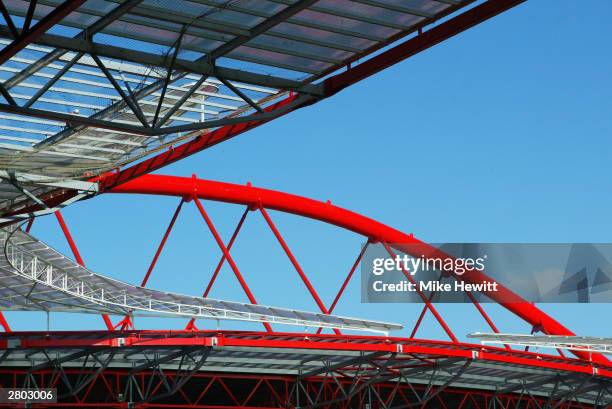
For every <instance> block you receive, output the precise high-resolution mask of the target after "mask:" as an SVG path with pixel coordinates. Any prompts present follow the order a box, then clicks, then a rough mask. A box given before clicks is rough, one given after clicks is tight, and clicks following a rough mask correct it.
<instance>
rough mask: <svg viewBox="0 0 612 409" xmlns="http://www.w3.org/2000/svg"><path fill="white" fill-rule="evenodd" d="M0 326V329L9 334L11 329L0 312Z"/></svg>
mask: <svg viewBox="0 0 612 409" xmlns="http://www.w3.org/2000/svg"><path fill="white" fill-rule="evenodd" d="M0 325H2V328H4V332H11V327H10V326H9V323H8V321H7V320H6V318H5V317H4V314H2V311H0Z"/></svg>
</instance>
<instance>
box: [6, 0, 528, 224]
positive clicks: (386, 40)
mask: <svg viewBox="0 0 612 409" xmlns="http://www.w3.org/2000/svg"><path fill="white" fill-rule="evenodd" d="M473 2H474V1H473V0H409V1H397V0H352V1H349V0H257V1H254V0H189V1H188V0H173V1H165V0H164V1H161V0H123V1H120V0H87V1H85V0H76V1H61V0H38V1H22V0H7V1H3V2H2V9H1V10H0V11H2V16H3V19H2V23H3V24H0V46H2V47H3V48H2V50H0V81H1V84H0V94H1V98H0V179H1V180H2V182H0V210H1V212H2V213H3V214H4V215H7V214H9V213H10V212H11V210H14V209H15V208H16V207H18V206H17V204H20V203H22V202H26V203H29V204H33V205H39V207H40V208H41V209H39V210H43V208H44V206H42V205H41V204H40V203H37V202H36V200H35V199H33V198H32V196H35V197H37V198H41V197H43V198H44V197H46V196H45V195H46V194H47V193H48V192H49V191H52V190H54V189H55V190H57V189H73V190H75V189H74V187H66V186H65V183H66V182H68V181H84V180H90V179H91V178H94V177H96V176H98V175H101V174H106V173H107V172H109V171H112V170H115V169H120V168H122V167H125V166H126V165H128V164H130V163H133V162H135V161H141V160H143V159H144V158H146V157H148V156H151V155H152V154H155V153H160V152H167V151H168V149H170V150H171V149H172V148H173V147H176V146H178V145H181V144H185V143H187V142H190V141H194V140H201V139H205V138H207V137H209V135H211V136H210V137H211V138H216V139H214V140H213V141H211V142H210V143H211V144H212V143H217V142H218V141H221V140H223V137H219V136H218V135H216V134H215V135H214V136H213V135H212V134H213V133H214V132H215V131H219V130H223V132H224V134H229V133H232V132H236V128H240V129H241V130H242V129H243V128H244V129H245V130H246V129H248V128H249V127H250V126H251V125H252V124H254V123H256V124H260V123H263V122H266V121H269V120H272V119H274V118H276V117H278V116H281V115H284V114H285V113H287V112H289V111H291V110H294V109H296V108H299V107H301V106H305V105H308V104H311V103H313V102H316V101H318V100H319V99H321V98H325V97H327V96H330V95H331V94H333V93H334V92H335V91H337V90H332V88H333V87H329V86H328V84H326V83H325V81H326V80H327V79H330V76H337V75H338V74H341V73H347V72H349V71H351V68H352V67H353V65H355V66H362V65H363V62H364V61H367V60H368V59H369V58H371V57H372V56H376V55H377V54H378V53H379V52H381V51H384V50H385V49H386V48H385V47H387V48H388V46H389V45H390V44H395V43H396V42H397V41H398V40H400V39H409V40H410V39H412V40H415V41H416V40H418V41H421V38H420V37H426V36H425V34H427V33H428V31H431V28H432V27H433V28H436V27H438V26H440V25H441V24H444V22H447V21H448V19H452V18H455V17H458V16H461V15H462V14H467V13H470V12H473V11H475V10H474V9H476V8H478V7H481V8H482V10H480V9H478V10H476V11H477V12H474V13H472V14H473V16H471V17H470V18H469V19H467V18H464V20H465V21H458V22H457V23H458V24H456V27H455V28H453V29H452V30H450V32H447V33H446V34H445V35H443V36H440V38H438V37H436V36H434V35H430V36H429V37H430V38H424V39H423V41H427V42H428V45H427V47H428V46H431V45H433V44H435V43H437V42H439V41H442V40H443V39H444V37H445V36H446V37H448V36H451V35H454V34H456V33H458V32H461V31H463V30H465V29H467V28H469V27H471V26H472V25H474V24H477V23H478V22H479V21H483V20H484V19H487V18H490V17H491V16H493V15H495V14H498V13H500V12H502V11H504V10H505V9H507V8H509V7H512V6H513V5H515V4H518V3H520V2H521V1H509V0H501V1H499V0H497V1H480V2H475V3H478V4H477V5H476V6H474V7H472V8H471V9H469V8H468V5H470V4H471V3H473ZM466 10H467V11H466ZM426 29H427V31H424V30H426ZM453 30H454V31H453ZM447 31H448V30H447ZM427 47H423V46H421V48H420V49H424V48H427ZM420 49H418V47H417V48H415V50H413V51H411V53H413V54H414V53H416V52H418V51H420ZM408 54H410V53H407V55H408ZM381 68H382V67H381ZM376 70H378V68H376V69H374V71H376ZM356 74H357V75H359V73H356ZM194 151H195V150H194ZM191 153H193V152H190V153H189V154H191ZM24 189H25V190H26V191H27V192H24ZM77 190H78V191H79V192H80V193H81V194H83V195H84V196H86V195H87V194H93V193H95V191H97V187H96V186H93V189H89V188H87V187H85V188H83V187H82V186H80V187H79V189H77ZM75 191H76V190H75ZM28 193H30V194H28ZM62 203H63V202H62ZM21 207H24V206H21Z"/></svg>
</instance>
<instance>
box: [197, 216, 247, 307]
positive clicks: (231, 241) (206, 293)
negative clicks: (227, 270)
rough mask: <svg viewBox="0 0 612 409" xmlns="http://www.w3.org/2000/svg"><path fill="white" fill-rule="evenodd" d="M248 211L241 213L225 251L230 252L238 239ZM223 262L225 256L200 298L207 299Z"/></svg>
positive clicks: (222, 257) (223, 256)
mask: <svg viewBox="0 0 612 409" xmlns="http://www.w3.org/2000/svg"><path fill="white" fill-rule="evenodd" d="M249 210H250V209H249V208H248V207H247V208H246V209H245V210H244V213H242V217H240V221H238V225H237V226H236V228H235V229H234V233H233V234H232V237H231V238H230V241H229V242H228V243H227V251H230V250H231V249H232V247H233V246H234V242H235V241H236V237H238V233H240V230H241V229H242V225H243V224H244V221H245V220H246V217H247V215H248V214H249ZM225 260H226V257H225V254H223V255H222V256H221V260H219V263H217V267H216V268H215V271H214V272H213V275H212V277H211V278H210V281H209V282H208V285H207V286H206V290H204V294H203V295H202V297H204V298H206V297H208V294H209V293H210V290H211V289H212V286H213V284H214V283H215V280H216V279H217V276H218V275H219V272H220V271H221V267H223V264H224V263H225Z"/></svg>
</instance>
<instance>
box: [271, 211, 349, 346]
mask: <svg viewBox="0 0 612 409" xmlns="http://www.w3.org/2000/svg"><path fill="white" fill-rule="evenodd" d="M259 211H260V212H261V214H262V215H263V217H264V219H266V223H268V226H269V227H270V230H272V233H274V236H275V237H276V240H278V243H279V244H280V245H281V247H282V248H283V250H284V251H285V254H286V255H287V257H288V258H289V260H290V261H291V264H293V267H294V268H295V271H297V273H298V275H299V276H300V278H301V279H302V282H303V283H304V285H305V286H306V288H307V289H308V292H309V293H310V295H311V296H312V298H313V299H314V300H315V302H316V303H317V306H318V307H319V309H320V310H321V312H322V313H323V314H329V311H328V310H327V307H325V304H323V301H322V300H321V297H319V294H318V293H317V290H315V289H314V287H313V285H312V283H311V282H310V280H309V279H308V276H306V273H305V272H304V270H303V269H302V266H300V263H298V261H297V259H296V258H295V256H294V255H293V252H291V249H290V248H289V246H288V245H287V242H286V241H285V239H284V238H283V235H282V234H280V231H278V229H277V228H276V225H275V224H274V222H273V221H272V219H271V218H270V215H269V214H268V212H267V211H266V209H265V208H264V207H262V206H260V207H259ZM334 332H335V333H336V334H338V335H339V334H340V330H338V329H337V328H334Z"/></svg>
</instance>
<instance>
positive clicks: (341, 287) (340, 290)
mask: <svg viewBox="0 0 612 409" xmlns="http://www.w3.org/2000/svg"><path fill="white" fill-rule="evenodd" d="M369 245H370V243H369V242H367V243H366V244H365V246H363V247H362V248H361V251H360V252H359V255H358V256H357V259H356V260H355V262H354V263H353V266H352V267H351V269H350V270H349V272H348V274H347V275H346V278H345V279H344V282H343V283H342V285H341V286H340V289H339V290H338V293H337V294H336V297H335V298H334V301H333V302H332V303H331V306H330V307H329V313H330V314H331V313H332V312H334V309H335V308H336V305H338V301H340V297H342V294H343V293H344V290H345V289H346V286H347V285H348V283H349V281H351V278H352V277H353V274H354V273H355V270H356V269H357V266H359V263H360V262H361V259H362V258H363V255H364V254H365V252H366V250H367V249H368V246H369ZM322 331H323V328H322V327H320V328H319V329H318V330H317V334H320V333H321V332H322Z"/></svg>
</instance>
